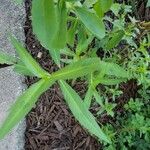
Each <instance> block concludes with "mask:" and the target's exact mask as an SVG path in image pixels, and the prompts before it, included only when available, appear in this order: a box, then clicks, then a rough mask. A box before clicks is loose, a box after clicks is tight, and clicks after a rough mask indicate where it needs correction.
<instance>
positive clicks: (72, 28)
mask: <svg viewBox="0 0 150 150" xmlns="http://www.w3.org/2000/svg"><path fill="white" fill-rule="evenodd" d="M77 26H78V20H75V21H72V23H71V26H70V28H69V30H68V32H67V43H68V44H69V45H70V46H72V47H73V46H74V41H75V33H76V30H77Z"/></svg>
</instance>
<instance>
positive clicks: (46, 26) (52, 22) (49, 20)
mask: <svg viewBox="0 0 150 150" xmlns="http://www.w3.org/2000/svg"><path fill="white" fill-rule="evenodd" d="M31 13H32V27H33V32H34V33H35V34H36V36H37V38H38V40H39V41H40V43H41V44H42V45H43V46H44V47H45V48H47V49H48V50H49V52H50V54H51V56H52V58H53V60H54V61H55V63H56V64H57V65H59V66H60V51H59V50H57V49H56V48H53V47H52V42H53V41H54V37H55V36H56V34H57V33H58V28H59V22H58V20H57V19H58V18H57V9H56V7H55V4H54V1H53V0H33V1H32V12H31ZM64 28H65V27H64ZM57 42H60V41H57Z"/></svg>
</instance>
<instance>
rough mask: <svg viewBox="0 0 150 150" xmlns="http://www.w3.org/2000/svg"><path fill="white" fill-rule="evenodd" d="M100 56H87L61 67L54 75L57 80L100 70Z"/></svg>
mask: <svg viewBox="0 0 150 150" xmlns="http://www.w3.org/2000/svg"><path fill="white" fill-rule="evenodd" d="M100 64H101V63H100V60H99V58H87V59H83V60H80V61H77V62H73V63H72V64H70V65H68V66H66V67H64V68H62V69H60V70H59V71H57V72H55V73H53V74H52V77H53V78H55V79H56V80H59V79H63V80H65V79H74V78H78V77H81V76H85V75H87V74H90V73H91V72H93V71H95V70H98V69H99V66H100Z"/></svg>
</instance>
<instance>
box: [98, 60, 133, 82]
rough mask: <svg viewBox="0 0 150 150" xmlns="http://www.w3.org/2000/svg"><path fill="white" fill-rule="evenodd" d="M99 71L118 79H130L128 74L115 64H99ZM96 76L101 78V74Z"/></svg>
mask: <svg viewBox="0 0 150 150" xmlns="http://www.w3.org/2000/svg"><path fill="white" fill-rule="evenodd" d="M99 69H100V70H102V71H103V74H106V75H110V76H115V77H118V78H126V79H128V78H130V75H129V72H128V71H126V70H125V69H124V68H122V67H120V66H119V65H118V64H115V63H109V62H101V65H100V66H99ZM98 76H100V78H101V72H100V73H99V75H98Z"/></svg>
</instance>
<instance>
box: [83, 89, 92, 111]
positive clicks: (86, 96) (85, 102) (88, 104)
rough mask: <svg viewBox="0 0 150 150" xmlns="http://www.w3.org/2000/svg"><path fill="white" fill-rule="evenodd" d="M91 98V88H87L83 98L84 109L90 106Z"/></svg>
mask: <svg viewBox="0 0 150 150" xmlns="http://www.w3.org/2000/svg"><path fill="white" fill-rule="evenodd" d="M92 96H93V90H92V87H89V88H88V91H87V92H86V95H85V98H84V104H85V106H86V108H88V109H89V108H90V105H91V101H92Z"/></svg>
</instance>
